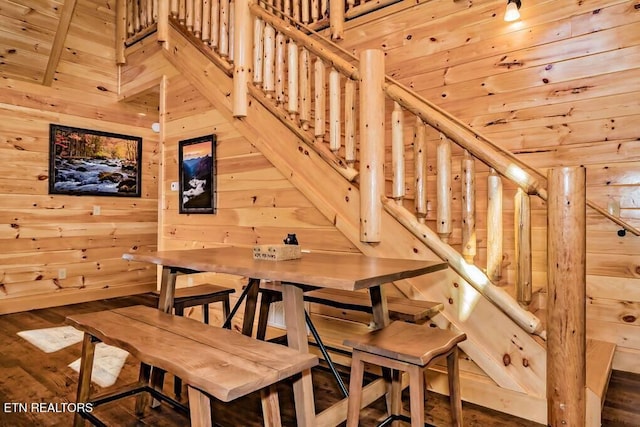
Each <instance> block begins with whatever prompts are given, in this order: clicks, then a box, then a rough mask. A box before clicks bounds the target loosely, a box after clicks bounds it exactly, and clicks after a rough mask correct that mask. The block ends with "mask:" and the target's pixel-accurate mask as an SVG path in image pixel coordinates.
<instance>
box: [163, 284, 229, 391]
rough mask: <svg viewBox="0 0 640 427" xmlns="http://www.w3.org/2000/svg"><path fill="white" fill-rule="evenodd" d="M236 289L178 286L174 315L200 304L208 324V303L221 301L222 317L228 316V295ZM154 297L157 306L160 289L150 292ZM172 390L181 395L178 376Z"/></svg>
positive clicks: (216, 286)
mask: <svg viewBox="0 0 640 427" xmlns="http://www.w3.org/2000/svg"><path fill="white" fill-rule="evenodd" d="M235 291H236V290H235V289H233V288H225V287H224V286H218V285H213V284H210V283H205V284H202V285H197V286H190V287H188V288H178V289H176V291H175V294H174V297H173V309H174V311H175V313H176V316H184V309H185V308H189V307H195V306H198V305H202V313H203V314H202V317H203V321H204V323H206V324H207V325H208V324H209V304H213V303H216V302H221V303H222V316H223V318H224V319H226V318H227V317H229V311H231V309H230V307H231V304H230V302H229V295H230V294H232V293H234V292H235ZM152 295H153V297H154V299H155V306H156V307H157V306H158V300H159V299H160V291H154V292H152ZM173 392H174V393H175V395H176V397H178V398H179V397H180V396H181V395H182V380H181V379H180V378H179V377H175V378H174V382H173Z"/></svg>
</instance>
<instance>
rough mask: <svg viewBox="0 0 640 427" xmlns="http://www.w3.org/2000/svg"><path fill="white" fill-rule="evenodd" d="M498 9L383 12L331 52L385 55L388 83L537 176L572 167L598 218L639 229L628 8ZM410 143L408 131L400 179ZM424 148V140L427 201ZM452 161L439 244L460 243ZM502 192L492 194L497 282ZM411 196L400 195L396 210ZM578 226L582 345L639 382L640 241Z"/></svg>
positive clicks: (541, 215)
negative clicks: (448, 230) (584, 248)
mask: <svg viewBox="0 0 640 427" xmlns="http://www.w3.org/2000/svg"><path fill="white" fill-rule="evenodd" d="M504 8H505V2H504V1H502V0H500V1H493V0H491V1H479V2H478V1H475V2H470V1H450V0H432V1H427V2H423V4H421V5H418V6H415V7H412V8H409V9H406V10H404V11H401V12H399V13H397V14H395V15H393V16H390V17H385V18H384V19H381V18H382V17H383V15H384V13H385V12H384V11H383V10H382V11H379V12H376V13H374V14H371V15H369V16H367V17H365V18H363V19H361V20H355V21H353V22H350V23H348V24H347V31H346V34H345V37H344V41H342V42H341V43H340V44H341V46H342V47H343V48H345V49H347V50H349V51H353V52H355V53H356V54H357V52H359V51H361V50H362V49H365V48H378V49H382V50H384V51H385V53H386V58H385V59H386V68H387V74H390V75H392V76H393V77H394V78H396V79H398V80H400V81H401V82H402V83H404V84H406V85H408V86H410V87H412V88H413V89H414V90H416V91H417V92H418V93H420V94H421V95H423V96H424V97H426V98H427V99H429V100H430V101H432V102H434V103H436V104H437V105H439V106H441V107H443V108H444V109H445V110H446V111H448V112H449V113H452V114H454V115H456V116H457V117H459V118H461V119H463V120H464V121H465V122H467V123H468V124H470V125H471V126H473V127H474V128H476V129H477V130H478V131H480V132H481V133H483V134H485V135H487V136H489V137H490V138H492V139H493V140H494V141H495V142H497V143H498V144H499V145H501V146H502V147H504V148H506V149H509V150H511V151H513V152H514V153H516V154H518V155H519V156H520V157H521V158H522V159H523V160H524V161H526V162H528V163H529V164H531V165H533V166H535V167H537V168H540V169H541V170H542V171H545V170H546V168H549V167H552V166H558V165H585V166H586V167H587V180H588V182H587V185H588V191H587V194H588V197H589V198H590V199H592V200H594V201H597V202H598V203H599V204H600V205H601V206H604V207H607V206H608V204H609V203H610V202H613V203H618V204H619V205H620V212H621V216H622V217H623V218H625V219H627V220H629V221H630V222H631V223H632V224H634V225H635V226H638V225H640V221H639V219H640V197H639V196H638V195H639V194H640V172H639V170H640V143H639V141H640V128H639V127H638V125H637V123H638V120H639V119H640V102H639V101H638V99H640V84H639V83H640V31H639V30H638V28H639V25H640V2H638V1H620V0H617V1H593V0H584V1H580V2H575V1H571V2H558V1H538V2H533V1H527V0H524V1H523V3H522V8H521V10H520V12H521V15H522V19H521V20H520V21H517V22H515V23H506V22H504V21H503V19H502V17H503V15H504ZM387 110H388V114H389V115H390V111H391V106H390V105H389V106H388V108H387ZM405 122H408V121H407V120H405ZM410 123H413V122H410ZM411 139H412V135H410V130H407V133H406V138H405V140H406V141H407V143H406V146H407V166H406V170H407V172H410V171H412V170H413V163H412V162H413V158H412V149H411ZM437 139H438V134H437V133H436V132H433V131H431V132H430V133H429V140H430V141H429V147H430V148H431V149H430V150H428V157H429V159H428V166H429V167H428V170H429V188H428V194H429V198H431V199H433V198H435V143H436V141H437ZM387 141H390V138H387ZM388 153H390V147H388ZM454 155H456V156H457V157H456V158H455V159H454V163H453V164H454V178H455V181H454V197H455V199H456V203H454V218H455V229H454V234H453V240H452V241H453V244H454V245H459V244H460V238H461V237H460V200H461V195H460V156H461V152H460V151H459V150H458V151H454ZM387 159H390V155H388V156H387ZM387 170H388V171H390V170H391V167H390V165H388V168H387ZM478 171H479V176H478V177H477V179H476V182H477V183H478V185H479V186H478V189H477V198H478V199H477V209H478V215H477V216H476V223H477V227H478V228H479V229H478V242H479V253H478V258H477V263H478V265H480V266H483V267H484V265H485V263H486V180H485V179H484V178H485V177H486V175H487V172H488V170H487V168H486V167H481V166H480V165H478ZM387 178H388V179H390V178H391V177H390V174H389V176H388V177H387ZM411 181H412V177H411V175H409V176H408V179H407V182H411ZM389 184H390V181H389ZM514 192H515V189H514V188H513V186H510V185H505V197H504V199H505V209H506V211H505V215H504V224H505V230H506V236H505V249H506V253H505V260H504V266H505V268H506V273H507V279H508V282H510V283H513V275H514V263H513V256H514V245H513V231H512V230H513V195H514ZM389 193H390V187H389ZM411 198H412V192H410V194H409V197H408V200H407V205H408V206H409V207H412V200H411ZM433 206H434V208H433V209H434V211H432V215H433V216H435V202H434V204H433ZM532 209H533V219H532V223H533V250H534V257H533V268H534V282H535V285H536V286H545V284H546V273H545V270H546V214H545V210H546V207H545V205H544V204H543V203H542V202H540V201H538V200H534V201H533V204H532ZM432 219H434V218H432ZM588 228H589V229H588V235H587V241H588V263H587V273H588V278H587V282H588V283H587V286H588V311H587V315H588V324H587V327H588V332H589V336H590V337H593V338H597V339H601V340H605V341H611V342H615V343H616V344H618V346H619V351H618V353H617V355H616V360H615V365H614V366H615V368H617V369H626V370H631V371H635V372H640V363H639V362H638V360H640V358H639V356H640V255H638V254H640V238H638V237H633V236H631V235H627V236H625V237H619V236H618V235H617V231H618V228H617V227H616V226H614V225H613V224H611V223H609V222H607V221H605V220H603V219H602V218H600V217H598V215H596V214H594V213H593V212H589V213H588Z"/></svg>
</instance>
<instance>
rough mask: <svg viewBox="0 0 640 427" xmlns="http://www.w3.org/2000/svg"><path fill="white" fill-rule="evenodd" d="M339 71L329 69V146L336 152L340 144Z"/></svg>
mask: <svg viewBox="0 0 640 427" xmlns="http://www.w3.org/2000/svg"><path fill="white" fill-rule="evenodd" d="M340 92H341V90H340V73H339V72H338V70H336V69H335V68H332V69H331V71H329V148H330V149H331V151H333V152H334V153H337V152H338V150H339V149H340V146H341V145H342V143H341V141H340V137H341V136H342V120H341V119H340Z"/></svg>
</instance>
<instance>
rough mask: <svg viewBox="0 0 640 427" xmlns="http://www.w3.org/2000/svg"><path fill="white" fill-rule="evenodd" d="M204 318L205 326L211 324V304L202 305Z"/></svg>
mask: <svg viewBox="0 0 640 427" xmlns="http://www.w3.org/2000/svg"><path fill="white" fill-rule="evenodd" d="M202 317H203V319H204V323H205V324H207V325H208V324H209V304H202Z"/></svg>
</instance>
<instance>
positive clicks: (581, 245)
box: [547, 167, 586, 427]
mask: <svg viewBox="0 0 640 427" xmlns="http://www.w3.org/2000/svg"><path fill="white" fill-rule="evenodd" d="M547 178H548V186H547V188H548V191H549V199H548V202H547V221H548V228H547V263H548V266H549V267H548V282H549V292H548V295H549V298H548V322H547V326H548V329H547V413H548V421H547V422H548V425H550V426H554V427H556V426H557V427H561V426H583V425H585V409H586V398H585V384H586V358H585V348H586V338H585V322H586V315H585V311H586V307H585V296H586V197H585V181H586V180H585V169H584V168H583V167H562V168H553V169H550V170H549V172H548V174H547Z"/></svg>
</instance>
